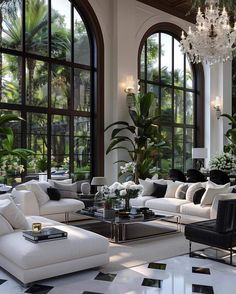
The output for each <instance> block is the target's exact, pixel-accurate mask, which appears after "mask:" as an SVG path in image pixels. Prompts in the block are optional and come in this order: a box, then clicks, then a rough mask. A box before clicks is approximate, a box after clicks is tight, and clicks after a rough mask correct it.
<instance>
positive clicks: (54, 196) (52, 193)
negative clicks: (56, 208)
mask: <svg viewBox="0 0 236 294" xmlns="http://www.w3.org/2000/svg"><path fill="white" fill-rule="evenodd" d="M47 193H48V196H49V198H50V200H54V201H59V200H60V199H61V194H60V192H59V190H58V189H56V188H53V187H50V188H47Z"/></svg>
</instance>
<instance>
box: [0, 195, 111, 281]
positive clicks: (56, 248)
mask: <svg viewBox="0 0 236 294" xmlns="http://www.w3.org/2000/svg"><path fill="white" fill-rule="evenodd" d="M1 196H2V195H1ZM1 196H0V205H1V203H3V201H2V199H4V197H1ZM23 217H24V216H23ZM26 220H27V222H26V223H27V226H28V229H30V228H31V226H32V223H33V222H41V223H42V225H43V227H56V228H59V229H61V230H63V231H66V232H67V233H68V237H67V239H62V240H53V241H49V242H43V243H37V244H35V243H32V242H30V241H27V240H25V238H24V237H23V235H22V230H19V229H18V230H14V229H13V227H12V225H11V224H10V223H9V222H8V220H7V219H6V218H4V217H3V216H2V215H1V212H0V248H1V251H0V266H1V267H2V268H4V269H5V270H6V271H8V272H9V273H10V274H12V275H13V276H15V277H16V278H17V279H18V280H19V281H21V282H22V283H23V284H28V283H31V282H34V281H38V280H42V279H45V278H50V277H54V276H58V275H63V274H67V273H72V272H75V271H80V270H84V269H88V268H93V267H97V266H101V265H104V264H106V263H107V262H108V261H109V254H108V247H109V242H108V240H107V239H106V238H105V237H103V236H100V235H98V234H95V233H93V232H89V231H86V230H83V229H80V228H77V227H73V226H68V225H65V224H62V223H59V222H56V221H53V220H49V219H46V218H43V217H40V216H28V217H26Z"/></svg>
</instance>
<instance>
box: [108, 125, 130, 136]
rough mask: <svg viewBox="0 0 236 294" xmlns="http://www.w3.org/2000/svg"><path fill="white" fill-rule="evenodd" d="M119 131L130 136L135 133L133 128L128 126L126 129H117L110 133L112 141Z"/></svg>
mask: <svg viewBox="0 0 236 294" xmlns="http://www.w3.org/2000/svg"><path fill="white" fill-rule="evenodd" d="M121 131H130V132H131V133H132V134H134V133H135V127H134V126H128V127H124V128H117V129H114V130H113V131H112V134H111V138H112V139H114V138H115V136H116V135H117V134H119V132H121Z"/></svg>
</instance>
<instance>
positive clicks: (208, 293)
mask: <svg viewBox="0 0 236 294" xmlns="http://www.w3.org/2000/svg"><path fill="white" fill-rule="evenodd" d="M192 292H195V293H202V294H214V290H213V287H212V286H205V285H197V284H193V285H192Z"/></svg>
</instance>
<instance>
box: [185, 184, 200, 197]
mask: <svg viewBox="0 0 236 294" xmlns="http://www.w3.org/2000/svg"><path fill="white" fill-rule="evenodd" d="M202 187H203V186H202V183H201V182H198V183H194V184H191V185H190V186H189V188H188V190H187V192H186V200H188V201H189V202H193V195H194V194H195V192H196V191H197V190H200V189H201V188H202Z"/></svg>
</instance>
